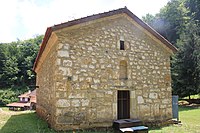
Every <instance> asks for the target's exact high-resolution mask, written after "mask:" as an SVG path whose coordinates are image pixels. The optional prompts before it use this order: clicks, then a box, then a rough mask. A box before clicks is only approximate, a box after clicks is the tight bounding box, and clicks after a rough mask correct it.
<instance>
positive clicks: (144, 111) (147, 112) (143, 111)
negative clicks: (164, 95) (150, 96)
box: [139, 105, 151, 116]
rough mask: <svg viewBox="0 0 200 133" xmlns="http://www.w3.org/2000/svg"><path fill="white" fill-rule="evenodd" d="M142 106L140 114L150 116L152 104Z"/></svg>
mask: <svg viewBox="0 0 200 133" xmlns="http://www.w3.org/2000/svg"><path fill="white" fill-rule="evenodd" d="M139 107H140V108H139V109H140V110H139V111H140V114H141V115H142V116H150V113H151V112H150V106H149V105H140V106H139Z"/></svg>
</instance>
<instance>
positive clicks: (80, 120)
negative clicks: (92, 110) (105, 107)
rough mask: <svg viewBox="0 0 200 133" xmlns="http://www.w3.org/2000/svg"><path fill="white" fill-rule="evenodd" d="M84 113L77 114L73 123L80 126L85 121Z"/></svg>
mask: <svg viewBox="0 0 200 133" xmlns="http://www.w3.org/2000/svg"><path fill="white" fill-rule="evenodd" d="M85 118H86V113H85V112H77V113H75V115H74V123H76V124H81V123H83V121H85Z"/></svg>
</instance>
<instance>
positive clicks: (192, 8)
mask: <svg viewBox="0 0 200 133" xmlns="http://www.w3.org/2000/svg"><path fill="white" fill-rule="evenodd" d="M143 20H144V21H145V22H147V23H148V24H149V25H150V26H152V27H153V28H154V29H156V30H157V31H158V32H159V33H160V34H161V35H163V36H164V37H166V38H167V39H168V40H169V41H170V42H171V43H173V44H174V45H175V46H176V47H178V52H177V54H176V55H175V56H173V57H172V64H171V67H172V79H173V84H172V87H173V94H177V95H179V97H185V96H189V95H193V94H197V93H200V27H199V25H200V21H199V20H200V1H199V0H171V1H170V2H168V4H167V5H166V6H165V7H163V8H162V9H161V10H160V13H158V14H156V15H155V16H153V15H150V14H147V15H146V16H145V17H143Z"/></svg>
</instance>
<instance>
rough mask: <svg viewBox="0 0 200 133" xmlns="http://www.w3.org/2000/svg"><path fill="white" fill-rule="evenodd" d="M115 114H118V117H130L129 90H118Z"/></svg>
mask: <svg viewBox="0 0 200 133" xmlns="http://www.w3.org/2000/svg"><path fill="white" fill-rule="evenodd" d="M117 115H118V119H129V118H130V92H129V91H118V94H117Z"/></svg>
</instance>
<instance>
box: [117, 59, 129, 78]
mask: <svg viewBox="0 0 200 133" xmlns="http://www.w3.org/2000/svg"><path fill="white" fill-rule="evenodd" d="M119 79H128V76H127V62H126V61H125V60H122V61H120V63H119Z"/></svg>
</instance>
